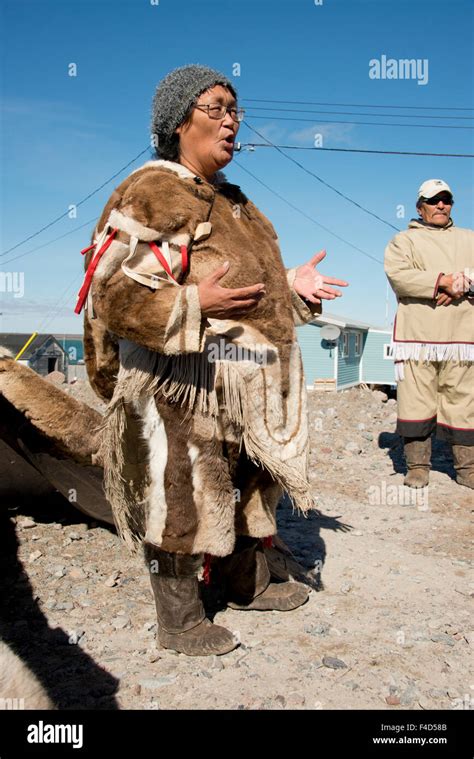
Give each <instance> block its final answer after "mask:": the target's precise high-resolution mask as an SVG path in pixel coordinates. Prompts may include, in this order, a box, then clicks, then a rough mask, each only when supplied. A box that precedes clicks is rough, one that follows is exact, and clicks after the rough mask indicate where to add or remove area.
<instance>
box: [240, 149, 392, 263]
mask: <svg viewBox="0 0 474 759" xmlns="http://www.w3.org/2000/svg"><path fill="white" fill-rule="evenodd" d="M235 163H236V164H237V166H239V168H241V169H242V171H245V172H246V173H247V174H249V175H250V176H251V177H253V179H255V181H256V182H258V183H259V184H261V185H262V186H263V187H265V188H266V189H267V190H269V192H271V193H273V195H275V196H276V197H277V198H279V199H280V200H282V201H283V203H286V205H287V206H290V208H292V209H293V210H294V211H297V212H298V213H299V214H301V216H304V217H305V218H306V219H309V221H312V222H313V224H316V226H318V227H321V229H324V231H325V232H328V234H330V235H332V236H333V237H335V238H336V239H337V240H340V241H341V242H343V243H345V244H346V245H349V247H350V248H353V249H354V250H357V251H358V252H359V253H362V255H364V256H367V258H370V259H372V261H375V262H376V263H378V264H382V266H383V261H381V260H380V258H376V257H375V256H372V255H371V254H370V253H367V251H366V250H362V248H359V247H358V246H357V245H354V244H353V243H352V242H349V240H346V239H345V238H344V237H341V235H338V234H337V233H336V232H333V231H332V229H329V227H325V226H324V224H321V223H320V222H319V221H316V219H314V218H313V217H312V216H310V215H309V214H307V213H305V211H302V210H301V208H298V206H295V205H294V204H293V203H291V202H290V201H289V200H287V199H286V198H284V197H283V195H280V193H278V192H277V191H276V190H274V189H273V188H272V187H270V186H269V185H267V184H265V182H263V181H262V180H261V179H259V178H258V177H257V176H255V174H253V173H252V172H251V171H249V170H248V169H246V168H245V167H244V166H242V164H241V163H240V162H239V161H235Z"/></svg>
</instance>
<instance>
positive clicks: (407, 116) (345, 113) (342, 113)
mask: <svg viewBox="0 0 474 759" xmlns="http://www.w3.org/2000/svg"><path fill="white" fill-rule="evenodd" d="M250 107H251V108H252V109H253V110H254V111H285V112H288V113H318V114H321V113H322V114H326V115H331V116H376V117H377V118H384V117H387V118H389V119H396V118H399V119H412V118H416V119H463V121H472V120H473V119H474V116H433V115H429V116H424V115H423V114H418V113H416V114H414V115H413V114H411V113H360V112H359V111H311V110H308V109H306V108H275V107H274V106H266V107H258V106H256V105H252V106H250Z"/></svg>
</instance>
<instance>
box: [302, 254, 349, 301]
mask: <svg viewBox="0 0 474 759" xmlns="http://www.w3.org/2000/svg"><path fill="white" fill-rule="evenodd" d="M325 257H326V251H325V250H321V251H319V253H315V254H314V256H313V257H312V258H311V259H310V260H309V261H308V262H307V263H306V264H302V265H301V266H298V268H297V269H296V277H295V280H294V282H293V289H294V290H295V292H297V293H298V295H300V296H301V297H302V298H305V299H306V300H309V302H310V303H321V300H334V298H340V297H341V295H342V293H341V292H340V290H335V289H334V288H333V287H331V285H338V286H339V287H347V286H348V284H349V283H348V282H345V281H344V280H343V279H335V278H334V277H326V275H325V274H320V273H319V271H317V270H316V266H317V264H319V262H320V261H322V260H323V258H325Z"/></svg>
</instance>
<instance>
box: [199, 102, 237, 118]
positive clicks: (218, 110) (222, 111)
mask: <svg viewBox="0 0 474 759" xmlns="http://www.w3.org/2000/svg"><path fill="white" fill-rule="evenodd" d="M194 108H198V109H199V110H205V111H206V113H207V115H208V116H209V118H210V119H216V120H219V119H225V115H226V113H230V115H231V118H232V120H233V121H242V120H243V118H244V116H245V111H244V109H243V108H236V107H235V106H233V105H232V106H228V105H219V104H218V103H210V104H207V103H203V104H202V105H201V104H198V105H195V106H194Z"/></svg>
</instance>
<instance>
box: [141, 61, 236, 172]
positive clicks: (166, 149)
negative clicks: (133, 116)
mask: <svg viewBox="0 0 474 759" xmlns="http://www.w3.org/2000/svg"><path fill="white" fill-rule="evenodd" d="M216 84H222V85H223V86H224V87H228V89H229V90H230V91H231V93H232V95H233V96H234V97H235V98H237V91H236V89H235V87H234V85H233V84H232V82H231V81H230V80H229V79H228V78H227V77H226V76H224V74H221V73H220V71H216V70H215V69H210V68H208V67H207V66H201V65H200V64H197V63H195V64H191V65H189V66H181V67H180V68H177V69H174V70H173V71H171V72H170V73H169V74H167V75H166V76H165V78H164V79H163V80H162V81H161V82H160V84H159V85H158V87H157V88H156V92H155V96H154V98H153V105H152V117H151V134H152V136H153V139H154V144H155V148H156V154H157V156H158V157H159V158H163V159H165V160H167V161H176V160H177V159H178V146H179V135H177V134H175V133H174V130H175V129H176V128H177V127H178V126H179V125H180V124H181V123H182V122H183V121H184V120H185V118H186V116H187V115H188V114H189V110H190V108H191V106H192V105H193V103H195V102H196V100H197V98H198V97H199V95H201V93H202V92H205V91H206V90H208V89H210V88H211V87H214V85H216Z"/></svg>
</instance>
